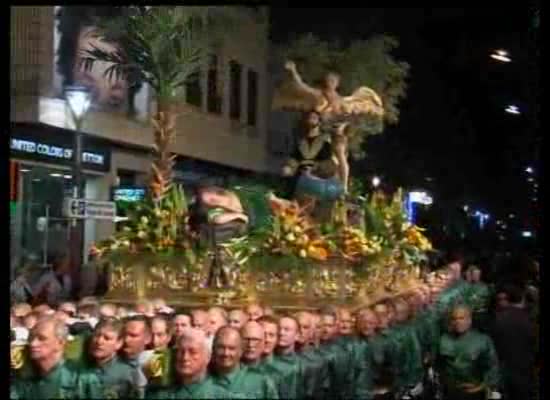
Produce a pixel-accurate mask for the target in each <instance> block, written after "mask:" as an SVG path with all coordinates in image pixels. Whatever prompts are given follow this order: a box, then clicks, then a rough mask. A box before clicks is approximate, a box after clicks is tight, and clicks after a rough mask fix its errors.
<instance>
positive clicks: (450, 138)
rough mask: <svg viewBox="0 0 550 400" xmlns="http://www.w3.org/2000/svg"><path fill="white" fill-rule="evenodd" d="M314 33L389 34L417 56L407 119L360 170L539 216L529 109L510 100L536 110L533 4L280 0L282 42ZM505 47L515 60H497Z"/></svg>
mask: <svg viewBox="0 0 550 400" xmlns="http://www.w3.org/2000/svg"><path fill="white" fill-rule="evenodd" d="M307 32H312V33H314V34H316V35H318V36H320V37H321V38H324V39H330V38H335V37H338V38H340V39H341V40H344V41H346V40H353V39H364V38H368V37H369V36H370V35H372V34H374V33H386V34H390V35H393V36H395V37H397V38H398V39H399V41H400V44H401V45H400V48H399V49H398V51H397V52H396V53H395V56H396V58H398V59H401V60H403V61H406V62H408V63H410V64H411V72H410V79H409V90H408V94H407V98H406V99H405V101H403V102H402V103H401V119H400V123H399V124H398V125H397V126H392V127H388V128H387V129H386V131H385V132H384V134H383V135H380V136H375V137H372V138H370V139H369V141H368V143H367V145H368V148H367V151H368V152H369V156H368V158H367V159H366V160H365V161H364V162H362V163H361V165H359V166H357V168H358V169H360V170H362V171H367V172H379V171H382V173H384V172H385V173H386V175H387V176H388V179H392V180H395V181H397V182H399V183H400V184H409V185H417V186H425V187H426V188H429V189H431V190H432V191H433V193H434V194H435V197H436V198H439V199H440V200H442V201H443V202H444V204H445V205H446V206H447V207H451V206H453V205H454V206H455V207H458V206H460V205H461V204H465V203H470V204H473V205H474V206H477V207H480V208H482V209H486V210H487V211H489V212H491V213H492V215H496V216H499V215H504V214H507V213H509V212H511V211H518V213H520V214H521V213H522V211H521V210H524V211H525V213H526V215H529V214H530V211H529V207H528V206H527V204H530V203H529V202H528V201H529V199H530V198H531V197H532V195H529V193H530V191H529V190H530V189H529V188H528V187H527V184H526V179H525V172H524V169H525V167H526V166H527V165H530V164H532V163H533V160H534V152H535V145H534V140H535V134H534V127H533V122H532V120H531V119H530V114H529V113H525V114H522V115H521V116H514V115H510V114H507V113H505V112H504V108H505V107H506V106H507V105H508V104H517V105H518V106H519V107H520V108H521V109H522V110H523V109H525V110H527V111H531V110H532V107H531V104H530V103H529V102H530V100H531V99H532V96H531V95H532V92H533V76H534V75H533V73H532V71H533V65H532V63H530V57H532V55H533V49H532V43H533V42H532V40H531V39H532V36H531V33H530V19H529V10H528V8H527V6H519V5H518V6H517V7H516V8H505V7H498V8H497V7H495V8H487V9H479V8H467V9H453V8H451V9H418V8H411V9H397V8H396V9H368V8H347V9H344V8H340V9H330V8H315V9H313V8H308V9H303V8H302V9H300V8H275V7H272V8H271V39H272V41H273V42H274V43H275V44H280V43H284V42H285V41H287V40H289V39H290V38H292V37H293V36H294V35H297V34H302V33H307ZM498 48H504V49H507V50H509V51H510V54H511V56H512V58H513V60H514V62H513V63H509V64H503V63H499V62H496V61H494V60H492V59H491V58H489V54H490V52H491V51H492V50H494V49H498ZM344 79H345V77H344ZM390 155H391V156H390ZM358 169H356V170H358ZM426 177H430V178H432V180H431V181H428V182H427V181H425V180H424V179H425V178H426Z"/></svg>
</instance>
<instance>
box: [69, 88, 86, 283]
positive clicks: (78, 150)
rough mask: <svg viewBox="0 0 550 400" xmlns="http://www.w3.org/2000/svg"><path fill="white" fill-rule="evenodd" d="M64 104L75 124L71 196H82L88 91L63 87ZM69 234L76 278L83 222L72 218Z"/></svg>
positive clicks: (81, 244) (81, 243)
mask: <svg viewBox="0 0 550 400" xmlns="http://www.w3.org/2000/svg"><path fill="white" fill-rule="evenodd" d="M65 99H66V100H67V101H66V104H67V105H68V107H69V110H71V116H72V118H73V121H74V125H75V133H74V148H73V155H74V158H73V173H72V178H73V179H74V180H73V198H77V199H82V198H84V185H83V180H82V150H83V149H82V147H83V146H82V131H81V128H82V123H83V122H84V117H85V116H86V113H87V112H88V110H89V109H90V104H91V102H92V98H91V94H90V91H89V90H88V89H87V88H86V87H84V86H66V87H65ZM72 228H73V229H71V235H70V255H71V264H72V265H73V269H72V272H73V274H72V275H73V276H72V278H73V279H76V278H78V270H79V268H80V266H81V265H82V263H83V258H82V248H83V245H84V224H83V221H82V220H77V219H73V221H72Z"/></svg>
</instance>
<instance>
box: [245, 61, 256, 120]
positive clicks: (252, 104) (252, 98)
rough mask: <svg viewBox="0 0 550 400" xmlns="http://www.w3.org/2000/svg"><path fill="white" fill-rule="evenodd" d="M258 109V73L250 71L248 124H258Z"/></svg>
mask: <svg viewBox="0 0 550 400" xmlns="http://www.w3.org/2000/svg"><path fill="white" fill-rule="evenodd" d="M257 111H258V73H257V72H256V71H252V70H249V71H248V113H247V114H248V119H247V120H248V125H250V126H256V117H257Z"/></svg>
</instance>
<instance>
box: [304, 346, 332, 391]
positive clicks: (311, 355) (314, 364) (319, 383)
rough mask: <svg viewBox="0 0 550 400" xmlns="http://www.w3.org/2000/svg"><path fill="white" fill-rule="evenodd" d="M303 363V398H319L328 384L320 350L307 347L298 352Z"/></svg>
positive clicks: (325, 367)
mask: <svg viewBox="0 0 550 400" xmlns="http://www.w3.org/2000/svg"><path fill="white" fill-rule="evenodd" d="M298 355H299V357H300V359H301V360H302V365H303V374H304V375H303V377H304V393H303V395H304V398H306V399H319V398H321V397H322V396H323V393H324V389H323V388H325V387H328V385H329V384H330V380H329V375H328V367H327V364H326V363H325V359H324V358H323V357H322V354H321V353H320V351H319V350H318V349H316V348H314V347H308V348H305V349H304V350H302V351H301V352H300V353H298Z"/></svg>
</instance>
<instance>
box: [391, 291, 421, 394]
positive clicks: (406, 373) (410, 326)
mask: <svg viewBox="0 0 550 400" xmlns="http://www.w3.org/2000/svg"><path fill="white" fill-rule="evenodd" d="M393 303H394V307H395V324H394V326H393V327H392V328H391V330H392V333H393V335H394V338H395V341H396V343H397V354H398V358H399V361H398V365H399V369H398V370H397V376H396V385H395V386H396V389H397V391H398V392H399V393H402V394H403V396H402V397H406V398H409V399H415V398H418V397H419V396H420V395H421V394H422V393H423V390H424V389H423V377H424V365H423V360H422V347H421V344H420V340H419V339H418V335H417V328H416V323H417V322H416V321H414V320H411V319H410V318H409V317H410V306H409V303H408V302H407V301H406V300H405V299H404V298H398V299H395V300H394V301H393Z"/></svg>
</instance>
